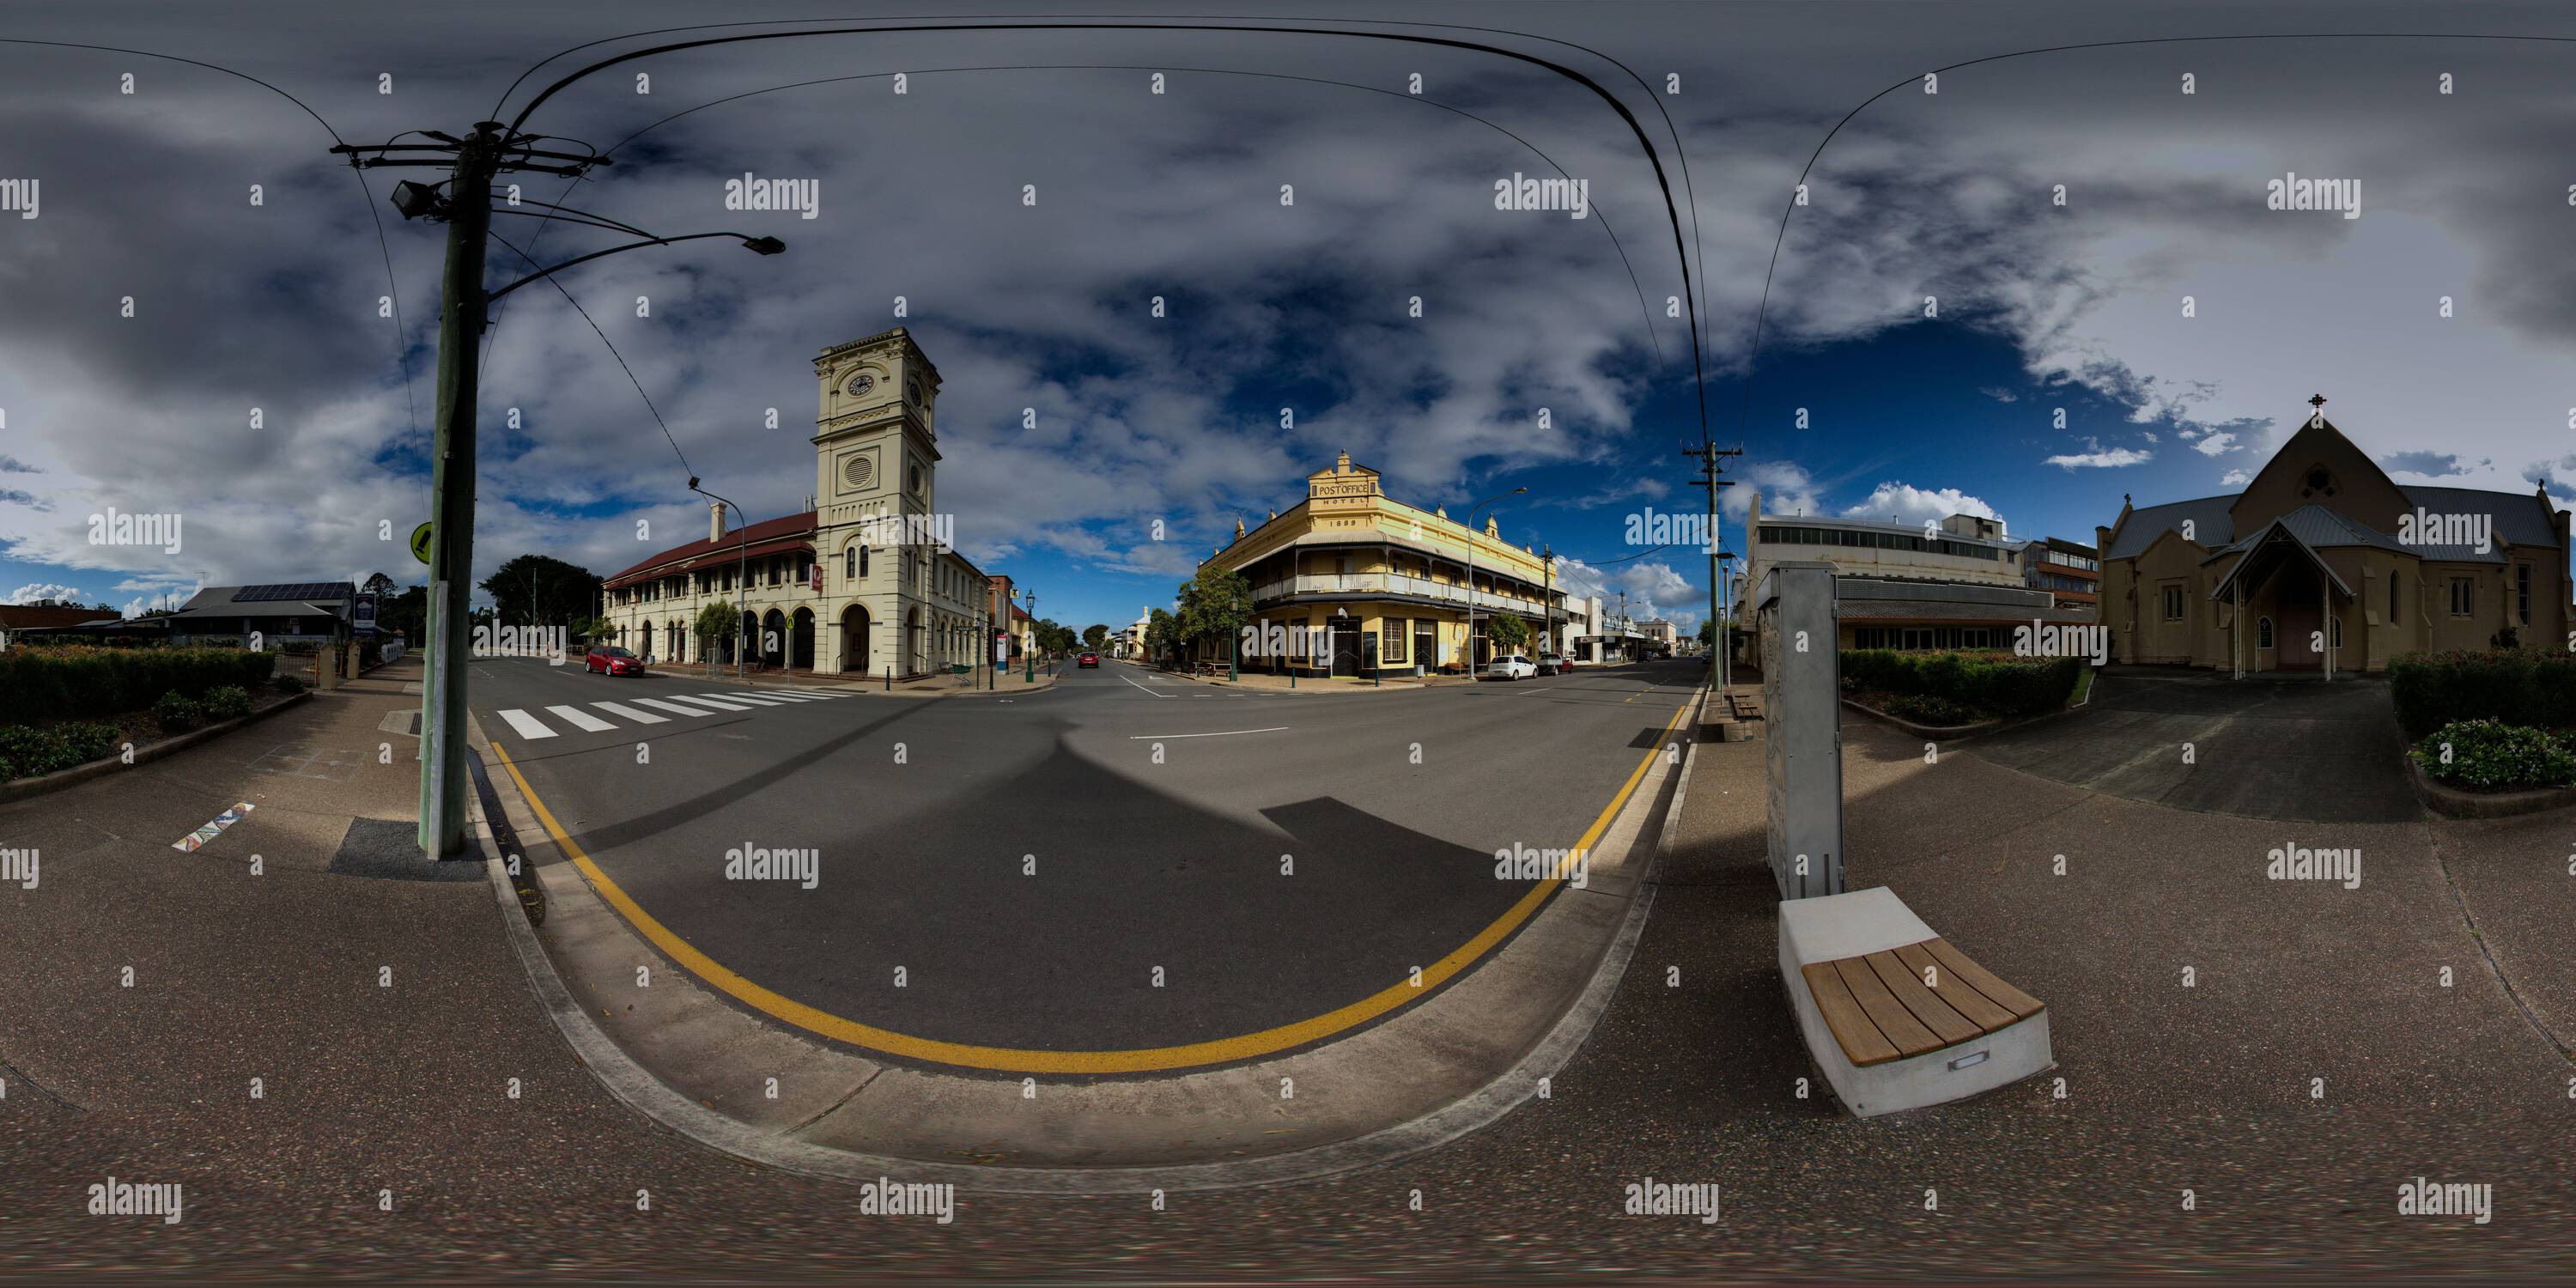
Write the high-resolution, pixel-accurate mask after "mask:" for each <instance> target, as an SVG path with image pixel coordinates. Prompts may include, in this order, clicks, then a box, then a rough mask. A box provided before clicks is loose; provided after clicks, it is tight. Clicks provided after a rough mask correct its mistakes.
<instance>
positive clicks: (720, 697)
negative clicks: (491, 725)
mask: <svg viewBox="0 0 2576 1288" xmlns="http://www.w3.org/2000/svg"><path fill="white" fill-rule="evenodd" d="M848 696H850V695H849V694H846V693H825V692H819V691H814V690H805V689H752V690H747V691H745V692H742V693H723V694H716V693H674V694H672V695H671V696H670V697H668V698H635V699H632V701H633V703H634V704H635V705H634V706H629V705H627V704H626V703H624V702H593V703H591V704H590V706H591V708H592V710H595V711H604V712H606V713H608V714H609V715H612V716H616V717H618V718H619V719H622V720H626V721H629V722H631V723H634V724H639V725H657V724H669V723H670V722H671V716H689V717H692V718H695V717H703V716H711V715H714V714H716V713H717V712H719V711H727V712H734V711H752V710H757V709H758V708H761V707H776V706H787V705H790V704H792V703H800V702H826V701H829V700H831V699H833V698H845V697H848ZM640 707H651V708H653V711H666V712H669V713H670V715H658V716H657V715H654V714H653V713H652V712H651V711H643V710H639V709H638V708H640ZM545 713H546V714H547V715H551V716H553V717H554V718H555V719H557V720H560V721H562V722H564V723H565V724H568V725H571V726H572V727H573V728H575V729H578V730H581V731H582V732H584V733H607V732H610V731H612V730H614V729H616V728H617V727H618V725H617V723H616V721H613V720H604V719H602V718H600V717H599V716H597V715H593V714H592V713H591V711H585V710H583V709H581V708H580V707H577V706H570V705H565V706H549V707H547V708H545ZM498 714H499V715H500V717H501V719H502V720H503V721H505V722H507V723H508V724H509V726H510V728H511V729H513V730H515V731H516V732H517V733H518V735H519V736H520V737H522V738H526V739H529V740H531V741H533V740H535V739H539V738H553V737H557V736H558V731H557V730H556V729H555V727H554V726H552V725H550V724H547V723H546V722H545V721H544V720H541V719H539V718H538V717H537V715H536V713H534V712H531V711H528V710H526V709H525V708H521V707H509V708H506V709H503V710H501V711H500V712H498ZM216 830H217V831H221V830H222V829H220V828H218V829H216ZM208 835H209V836H211V835H212V833H208ZM186 848H194V847H186Z"/></svg>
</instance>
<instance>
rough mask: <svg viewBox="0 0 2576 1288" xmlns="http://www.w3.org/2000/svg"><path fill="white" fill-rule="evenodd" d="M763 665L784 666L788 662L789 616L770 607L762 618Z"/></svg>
mask: <svg viewBox="0 0 2576 1288" xmlns="http://www.w3.org/2000/svg"><path fill="white" fill-rule="evenodd" d="M757 656H758V657H759V658H760V664H761V665H762V666H783V665H785V664H786V662H787V616H786V614H784V613H781V612H779V611H778V610H777V609H775V608H773V609H770V610H769V612H768V614H767V615H766V616H764V617H762V618H761V619H760V652H759V654H758V655H757Z"/></svg>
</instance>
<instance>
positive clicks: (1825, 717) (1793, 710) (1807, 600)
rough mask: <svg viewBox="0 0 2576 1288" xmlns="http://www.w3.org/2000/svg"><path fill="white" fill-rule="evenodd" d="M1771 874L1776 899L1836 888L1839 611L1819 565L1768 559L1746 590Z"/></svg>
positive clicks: (1839, 869)
mask: <svg viewBox="0 0 2576 1288" xmlns="http://www.w3.org/2000/svg"><path fill="white" fill-rule="evenodd" d="M1753 602H1754V603H1755V604H1756V605H1757V606H1758V611H1757V616H1756V626H1755V629H1756V631H1757V632H1758V635H1759V638H1760V639H1761V641H1762V724H1763V729H1762V744H1763V765H1764V769H1765V771H1766V782H1765V790H1766V792H1767V794H1768V811H1767V812H1768V814H1769V816H1770V836H1769V854H1770V859H1771V876H1772V878H1773V880H1774V881H1775V882H1777V884H1778V885H1779V887H1780V897H1781V898H1783V899H1806V898H1812V897H1815V896H1818V895H1830V894H1841V893H1842V892H1843V731H1842V657H1841V655H1840V653H1839V652H1837V649H1838V647H1839V645H1838V643H1837V639H1838V632H1837V629H1836V628H1837V626H1838V625H1839V621H1838V619H1839V617H1840V610H1839V609H1838V608H1837V607H1836V605H1835V602H1834V567H1833V565H1832V564H1829V563H1820V562H1812V561H1805V560H1801V561H1795V562H1789V563H1778V564H1773V565H1772V566H1771V571H1770V572H1768V573H1766V574H1764V576H1763V578H1762V587H1761V589H1760V590H1759V591H1757V592H1756V593H1755V595H1754V601H1753Z"/></svg>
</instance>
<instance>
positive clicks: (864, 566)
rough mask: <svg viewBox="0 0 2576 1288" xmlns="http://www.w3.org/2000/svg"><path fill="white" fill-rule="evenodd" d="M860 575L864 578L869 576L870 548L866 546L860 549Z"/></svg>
mask: <svg viewBox="0 0 2576 1288" xmlns="http://www.w3.org/2000/svg"><path fill="white" fill-rule="evenodd" d="M859 575H860V576H862V577H865V576H867V575H868V548H867V547H866V546H861V547H859Z"/></svg>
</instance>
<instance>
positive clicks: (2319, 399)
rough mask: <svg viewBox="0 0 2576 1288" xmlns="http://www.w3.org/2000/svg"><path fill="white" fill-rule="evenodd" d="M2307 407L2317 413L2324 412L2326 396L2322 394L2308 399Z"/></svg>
mask: <svg viewBox="0 0 2576 1288" xmlns="http://www.w3.org/2000/svg"><path fill="white" fill-rule="evenodd" d="M2308 405H2309V406H2311V407H2314V408H2316V409H2317V410H2318V411H2324V410H2325V409H2326V396H2325V395H2324V394H2318V395H2316V396H2315V397H2313V398H2310V399H2308Z"/></svg>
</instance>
